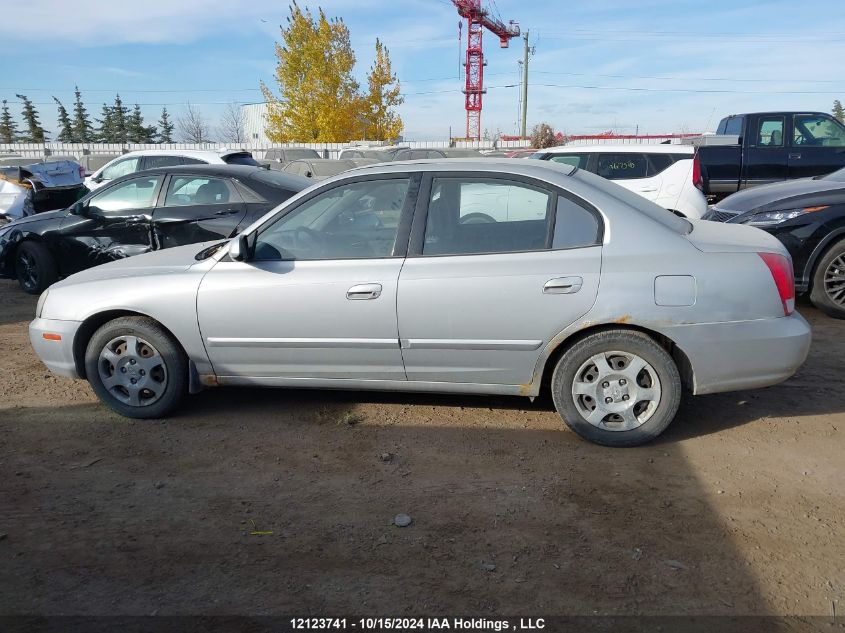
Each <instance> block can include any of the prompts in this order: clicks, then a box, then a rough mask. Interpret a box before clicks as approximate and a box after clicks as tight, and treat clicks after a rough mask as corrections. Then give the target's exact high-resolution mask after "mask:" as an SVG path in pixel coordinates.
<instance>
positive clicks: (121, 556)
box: [0, 282, 845, 616]
mask: <svg viewBox="0 0 845 633" xmlns="http://www.w3.org/2000/svg"><path fill="white" fill-rule="evenodd" d="M34 309H35V298H33V297H29V296H27V295H24V294H23V293H21V292H20V291H19V290H18V289H17V287H16V286H15V285H14V284H12V283H11V282H0V376H2V381H0V562H1V564H0V614H81V615H87V614H138V615H141V614H152V613H156V614H162V615H164V614H252V615H273V614H290V613H292V612H295V613H299V614H304V613H311V614H321V615H327V614H328V615H330V614H350V613H353V614H363V615H420V614H438V613H440V614H443V613H447V614H448V613H461V614H477V615H485V616H490V615H494V614H544V615H553V614H570V615H572V614H584V615H591V614H597V613H598V614H614V615H623V614H643V613H645V614H724V615H737V614H777V615H804V616H805V615H824V616H828V615H829V614H830V613H831V609H832V605H833V604H834V603H836V604H840V601H841V600H842V597H843V587H845V538H843V536H845V534H844V533H843V525H845V493H843V485H842V484H843V481H845V477H844V476H843V470H844V468H843V456H844V455H845V389H844V388H843V375H845V373H844V372H843V369H845V337H843V332H845V322H838V321H834V320H832V319H829V318H827V317H825V316H823V315H822V314H821V313H819V312H817V311H816V310H814V309H813V308H812V307H810V306H808V305H802V306H801V308H800V309H801V311H802V313H803V314H805V315H806V316H807V317H808V319H809V320H810V321H811V323H812V325H813V330H814V341H813V348H812V351H811V354H810V358H809V359H808V361H807V363H806V365H805V366H804V367H803V368H802V369H801V370H800V371H799V373H798V374H797V375H796V376H795V377H793V378H792V379H790V380H789V381H787V382H786V383H784V384H782V385H779V386H777V387H772V388H769V389H764V390H759V391H753V392H741V393H731V394H722V395H713V396H703V397H698V398H693V397H688V398H686V399H685V401H684V403H683V404H682V407H681V411H680V413H679V415H678V418H677V419H676V421H675V423H674V424H673V426H672V427H670V429H669V430H668V431H667V432H666V433H665V434H664V435H663V437H662V438H661V439H660V440H659V441H658V442H657V443H655V444H652V445H649V446H646V447H641V448H637V449H628V450H613V449H607V448H602V447H598V446H594V445H591V444H588V443H586V442H584V441H582V440H580V439H579V438H578V437H576V436H575V435H574V434H573V433H571V432H569V431H568V430H566V428H565V427H564V426H563V424H562V423H561V421H560V419H559V418H558V416H557V414H556V413H555V412H554V410H553V408H552V406H551V403H550V401H549V400H548V399H539V400H537V401H536V402H535V403H533V404H532V403H530V402H529V401H528V400H527V399H521V398H487V397H484V398H482V397H468V396H467V397H455V396H448V397H447V396H430V395H425V396H423V395H404V394H370V393H329V392H317V391H282V390H254V389H242V390H232V389H217V390H210V391H208V392H205V393H203V394H200V395H198V396H195V397H192V398H190V400H189V402H188V404H187V405H186V406H185V407H184V408H183V409H182V411H181V412H180V413H179V414H178V415H177V416H174V417H173V418H170V419H168V420H166V421H130V420H127V419H123V418H120V417H118V416H117V415H115V414H113V413H111V412H110V411H108V410H106V409H105V408H104V407H103V406H101V405H99V404H98V403H97V401H96V399H95V398H94V396H93V394H92V392H91V390H90V389H89V388H88V386H87V384H86V383H81V382H79V383H75V382H72V381H69V380H65V379H62V378H56V377H53V376H52V375H50V374H49V373H48V372H47V370H46V369H45V368H44V367H43V366H42V365H41V363H40V362H39V361H38V359H37V358H36V357H35V355H34V354H33V352H32V350H31V348H30V346H29V342H28V339H27V322H28V321H29V320H30V319H31V318H32V315H33V313H34ZM400 513H403V514H408V515H410V517H411V521H412V522H411V524H410V525H409V526H407V527H397V526H396V525H394V524H393V521H394V517H395V516H396V515H397V514H400ZM842 610H845V605H843V607H842V608H839V609H837V611H838V612H839V611H842Z"/></svg>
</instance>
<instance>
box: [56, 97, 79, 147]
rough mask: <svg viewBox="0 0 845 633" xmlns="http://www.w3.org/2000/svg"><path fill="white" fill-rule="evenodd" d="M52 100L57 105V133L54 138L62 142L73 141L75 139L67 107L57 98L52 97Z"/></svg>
mask: <svg viewBox="0 0 845 633" xmlns="http://www.w3.org/2000/svg"><path fill="white" fill-rule="evenodd" d="M53 101H55V102H56V105H57V106H58V107H59V135H58V136H57V137H56V140H57V141H61V142H62V143H73V142H74V141H75V140H76V139H75V138H74V134H73V124H72V123H71V121H70V115H69V114H68V113H67V108H65V105H64V104H63V103H62V102H61V101H59V100H58V98H56V97H53Z"/></svg>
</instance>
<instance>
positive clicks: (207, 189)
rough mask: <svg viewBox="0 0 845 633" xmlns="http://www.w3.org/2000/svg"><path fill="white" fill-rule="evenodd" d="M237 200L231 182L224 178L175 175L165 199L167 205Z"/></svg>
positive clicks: (224, 202)
mask: <svg viewBox="0 0 845 633" xmlns="http://www.w3.org/2000/svg"><path fill="white" fill-rule="evenodd" d="M229 202H237V199H236V197H235V196H234V195H233V192H232V190H231V186H230V184H229V183H228V182H227V181H226V180H225V179H223V178H209V177H207V176H173V177H172V178H171V179H170V185H169V186H168V187H167V195H166V196H165V199H164V206H166V207H184V206H196V205H210V204H211V205H213V204H228V203H229Z"/></svg>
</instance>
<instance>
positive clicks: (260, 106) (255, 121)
mask: <svg viewBox="0 0 845 633" xmlns="http://www.w3.org/2000/svg"><path fill="white" fill-rule="evenodd" d="M241 118H242V119H243V124H244V134H246V139H247V141H248V142H250V143H269V142H270V139H269V138H267V133H266V132H265V130H266V128H267V104H266V103H249V104H247V105H242V106H241Z"/></svg>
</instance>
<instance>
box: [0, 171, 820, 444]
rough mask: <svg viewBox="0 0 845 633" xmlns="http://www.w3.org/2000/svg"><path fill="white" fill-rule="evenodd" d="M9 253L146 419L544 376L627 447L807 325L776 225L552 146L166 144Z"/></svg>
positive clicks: (802, 350) (775, 378) (63, 364)
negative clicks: (228, 393)
mask: <svg viewBox="0 0 845 633" xmlns="http://www.w3.org/2000/svg"><path fill="white" fill-rule="evenodd" d="M271 178H277V179H278V178H283V179H285V180H284V181H279V180H277V181H274V182H262V181H268V180H270V179H271ZM282 191H284V193H281V192H282ZM285 198H286V199H285ZM726 202H727V201H726ZM251 205H252V206H251ZM42 215H43V214H42ZM808 215H812V214H808ZM793 219H794V218H793ZM38 223H44V225H43V227H42V228H41V229H39V230H34V229H33V225H34V224H38ZM199 240H202V241H201V242H200V243H195V242H197V241H199ZM144 251H153V252H144ZM135 252H144V254H140V255H137V256H134V257H123V258H121V259H118V260H117V261H112V262H110V263H106V264H103V265H95V264H97V263H99V262H100V261H103V260H104V259H110V258H114V257H115V256H118V257H119V256H120V255H129V254H132V253H135ZM0 254H2V261H3V265H4V270H5V272H6V274H10V275H11V274H14V272H13V271H14V269H15V267H18V266H22V269H23V270H24V272H31V269H30V268H29V267H28V266H34V268H35V271H36V272H35V275H34V277H31V278H29V280H28V281H27V280H24V287H25V288H27V289H29V290H30V291H31V292H38V291H40V290H42V289H44V288H45V287H46V289H45V290H44V291H43V292H42V293H41V296H40V298H39V300H38V305H37V309H36V318H35V320H34V321H33V322H32V323H31V324H30V338H31V341H32V344H33V347H34V348H35V350H36V352H37V353H38V355H39V356H40V357H41V359H42V360H43V361H44V362H45V364H46V365H47V366H48V367H49V368H50V369H51V370H52V371H54V372H56V373H58V374H61V375H64V376H69V377H73V378H85V379H87V380H88V381H89V382H90V383H91V385H92V388H93V390H94V391H95V393H96V394H97V395H98V396H99V397H100V399H101V400H102V401H103V402H104V403H105V404H107V405H108V406H109V407H111V408H112V409H114V410H115V411H117V412H119V413H120V414H123V415H126V416H130V417H135V418H158V417H162V416H165V415H168V414H169V413H171V412H173V411H174V410H175V409H176V408H177V407H178V406H179V404H180V403H181V402H182V401H183V400H184V398H185V397H186V396H187V394H189V393H197V392H199V391H201V390H202V389H204V388H206V387H208V386H211V385H263V386H277V387H311V388H333V389H355V390H358V389H376V390H391V391H418V392H447V393H476V394H508V395H519V396H527V397H535V396H537V395H539V394H540V393H541V392H543V391H549V392H550V393H551V395H552V398H553V401H554V404H555V407H556V408H557V410H558V412H559V413H560V414H561V416H562V418H563V419H564V420H565V422H566V423H567V424H568V425H569V427H570V428H572V429H573V430H574V431H575V432H576V433H578V434H579V435H581V436H582V437H584V438H587V439H589V440H592V441H594V442H598V443H601V444H605V445H609V446H634V445H638V444H642V443H644V442H647V441H650V440H651V439H653V438H655V437H657V436H658V435H659V434H660V433H661V432H662V431H663V430H664V429H665V428H666V427H667V426H668V425H669V423H670V422H671V421H672V419H673V418H674V417H675V414H676V412H677V409H678V405H679V402H680V398H681V392H682V389H684V388H686V389H688V390H690V391H691V392H692V393H694V394H707V393H714V392H720V391H729V390H735V389H748V388H755V387H764V386H768V385H772V384H776V383H778V382H780V381H782V380H785V379H786V378H788V377H789V376H791V375H792V374H793V373H794V372H795V370H796V369H797V368H798V367H799V366H800V365H801V363H802V362H803V361H804V359H805V357H806V355H807V352H808V349H809V344H810V328H809V326H808V324H807V322H806V321H805V320H804V319H803V318H802V317H801V316H800V315H799V314H798V313H797V312H795V286H794V281H793V272H792V264H791V259H790V256H789V253H788V251H787V249H786V248H785V246H784V244H783V243H782V242H781V241H779V240H778V239H776V238H775V237H773V236H772V235H770V234H769V233H767V232H765V231H761V230H759V229H757V228H753V227H750V226H744V225H742V224H738V223H717V222H708V221H702V220H690V219H687V218H684V217H680V216H679V215H676V214H672V213H669V212H667V211H666V209H664V208H662V207H660V206H658V205H656V204H654V203H652V202H650V201H649V200H647V199H645V198H643V197H642V196H640V195H637V194H635V193H633V192H631V191H629V190H628V189H625V188H623V187H620V186H618V185H616V184H614V183H613V182H611V181H608V180H606V179H604V178H601V177H599V176H598V175H596V174H593V173H590V171H589V170H588V169H580V168H578V167H575V166H573V165H568V164H565V163H561V162H555V161H539V160H512V159H497V158H470V159H450V160H443V159H441V158H432V159H425V160H419V161H409V162H390V163H380V164H375V165H367V166H363V167H358V168H356V169H353V170H350V171H347V172H344V173H342V174H339V175H337V176H334V177H331V178H328V179H326V180H323V181H321V182H318V183H313V181H310V180H307V179H304V178H297V177H296V176H293V175H287V174H282V173H279V172H276V171H273V170H266V169H262V168H259V167H255V166H246V165H241V166H231V165H205V166H202V165H174V166H167V167H159V168H156V169H152V170H145V171H140V172H134V173H131V174H128V175H126V176H122V177H120V178H117V179H114V180H113V181H111V182H109V183H108V184H107V185H104V186H103V187H101V188H100V189H97V190H95V191H94V192H92V193H90V194H88V195H87V196H85V197H83V198H82V199H81V200H79V201H78V202H76V203H75V204H74V205H72V206H71V207H70V208H68V209H66V210H64V211H58V212H54V213H53V214H47V215H44V217H39V216H37V215H36V216H32V217H30V218H23V219H21V220H17V221H15V222H12V223H11V224H9V225H7V226H5V227H3V228H2V229H0ZM21 254H24V255H28V256H29V262H28V263H27V264H26V265H24V264H23V263H20V261H21V260H20V255H21ZM825 261H826V260H825ZM81 269H85V270H81ZM76 271H79V272H76ZM74 273H75V274H74ZM58 278H63V279H60V280H58V281H56V279H58ZM49 282H54V283H49ZM47 286H49V287H47Z"/></svg>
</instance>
